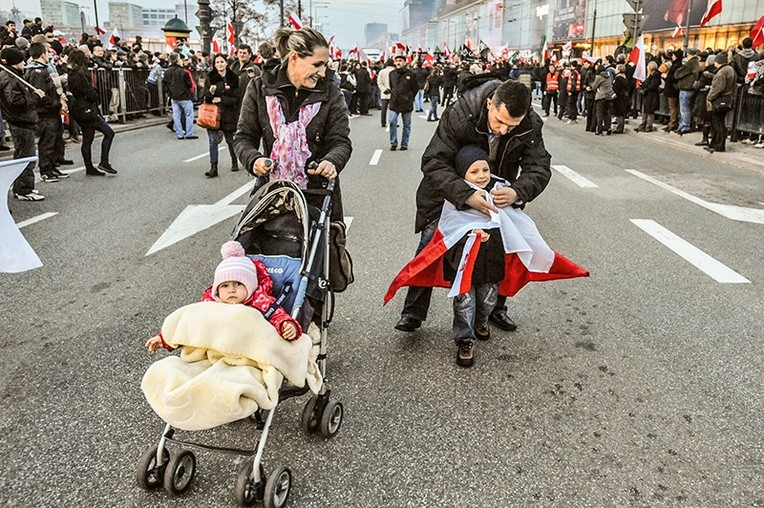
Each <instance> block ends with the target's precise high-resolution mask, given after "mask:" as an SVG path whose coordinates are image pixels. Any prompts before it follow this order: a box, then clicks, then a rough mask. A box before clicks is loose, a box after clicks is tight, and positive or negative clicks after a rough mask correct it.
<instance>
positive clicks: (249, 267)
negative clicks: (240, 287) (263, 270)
mask: <svg viewBox="0 0 764 508" xmlns="http://www.w3.org/2000/svg"><path fill="white" fill-rule="evenodd" d="M220 254H222V256H223V261H221V262H220V264H219V265H218V267H217V268H216V269H215V282H213V283H212V298H214V299H215V300H216V301H220V298H219V297H218V286H219V285H220V284H222V283H223V282H227V281H230V280H232V281H236V282H240V283H242V284H244V287H246V288H247V298H249V297H250V296H252V293H254V292H255V290H256V289H257V285H258V283H257V270H256V269H255V265H254V263H252V260H251V259H249V258H248V257H247V256H246V253H245V252H244V247H242V246H241V244H240V243H239V242H237V241H234V240H231V241H230V242H226V243H224V244H223V247H221V248H220Z"/></svg>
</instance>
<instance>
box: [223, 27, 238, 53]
mask: <svg viewBox="0 0 764 508" xmlns="http://www.w3.org/2000/svg"><path fill="white" fill-rule="evenodd" d="M225 40H226V42H227V43H228V55H229V56H233V55H235V54H236V31H235V30H234V29H233V23H231V19H230V18H226V21H225Z"/></svg>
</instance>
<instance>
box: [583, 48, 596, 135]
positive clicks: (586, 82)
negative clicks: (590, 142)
mask: <svg viewBox="0 0 764 508" xmlns="http://www.w3.org/2000/svg"><path fill="white" fill-rule="evenodd" d="M600 62H601V60H597V62H596V63H595V64H594V66H592V64H591V62H589V61H588V60H584V63H583V65H582V70H581V90H582V92H583V93H581V94H579V98H581V97H583V104H582V105H581V108H579V110H578V111H579V113H581V114H583V115H585V116H586V129H585V130H586V132H596V130H597V108H596V106H595V103H594V96H595V91H594V80H596V79H597V68H596V66H597V65H600ZM582 111H583V112H582Z"/></svg>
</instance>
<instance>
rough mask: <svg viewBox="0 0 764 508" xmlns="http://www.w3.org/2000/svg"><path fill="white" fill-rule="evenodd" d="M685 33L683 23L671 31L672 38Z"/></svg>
mask: <svg viewBox="0 0 764 508" xmlns="http://www.w3.org/2000/svg"><path fill="white" fill-rule="evenodd" d="M683 35H684V28H682V25H677V26H676V28H674V31H673V32H671V38H672V39H676V38H677V37H681V36H683Z"/></svg>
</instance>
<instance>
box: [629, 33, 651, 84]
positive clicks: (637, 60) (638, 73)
mask: <svg viewBox="0 0 764 508" xmlns="http://www.w3.org/2000/svg"><path fill="white" fill-rule="evenodd" d="M628 60H629V62H634V65H636V68H635V69H634V79H636V80H637V81H638V82H640V83H641V82H642V81H644V80H645V78H647V71H646V70H645V36H644V35H640V36H639V39H637V43H636V44H635V45H634V49H632V50H631V53H629V59H628ZM637 86H639V85H637Z"/></svg>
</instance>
